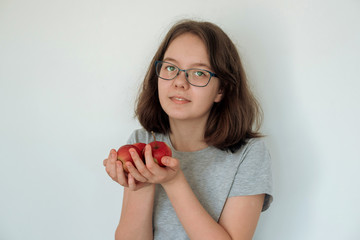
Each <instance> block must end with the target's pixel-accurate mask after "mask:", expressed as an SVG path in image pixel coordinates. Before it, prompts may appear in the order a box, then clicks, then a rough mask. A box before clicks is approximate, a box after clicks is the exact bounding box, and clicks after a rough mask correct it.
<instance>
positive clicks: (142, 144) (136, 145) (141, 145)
mask: <svg viewBox="0 0 360 240" xmlns="http://www.w3.org/2000/svg"><path fill="white" fill-rule="evenodd" d="M133 145H134V146H135V147H137V148H138V149H139V150H140V151H141V152H142V151H143V150H144V148H145V146H146V144H145V143H134V144H133Z"/></svg>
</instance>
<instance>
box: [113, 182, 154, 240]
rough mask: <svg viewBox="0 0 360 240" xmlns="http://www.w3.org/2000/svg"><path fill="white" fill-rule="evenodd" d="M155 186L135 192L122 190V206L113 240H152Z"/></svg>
mask: <svg viewBox="0 0 360 240" xmlns="http://www.w3.org/2000/svg"><path fill="white" fill-rule="evenodd" d="M154 195H155V185H150V186H147V187H144V188H142V189H139V190H137V191H130V190H129V189H127V188H125V189H124V198H123V206H122V210H121V217H120V222H119V225H118V227H117V229H116V232H115V239H116V240H121V239H126V240H133V239H141V240H143V239H153V229H152V213H153V205H154Z"/></svg>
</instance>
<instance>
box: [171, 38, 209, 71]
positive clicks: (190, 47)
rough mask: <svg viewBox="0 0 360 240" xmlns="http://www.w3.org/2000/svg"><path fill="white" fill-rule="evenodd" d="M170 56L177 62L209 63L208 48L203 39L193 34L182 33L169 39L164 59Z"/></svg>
mask: <svg viewBox="0 0 360 240" xmlns="http://www.w3.org/2000/svg"><path fill="white" fill-rule="evenodd" d="M165 58H171V59H174V60H176V61H177V62H179V63H183V64H191V63H194V62H196V63H203V64H207V65H208V64H209V56H208V50H207V47H206V45H205V43H204V42H203V40H202V39H201V38H200V37H198V36H197V35H195V34H192V33H184V34H181V35H180V36H178V37H176V38H175V39H174V40H172V41H171V43H170V45H169V47H168V48H167V50H166V52H165V54H164V59H165Z"/></svg>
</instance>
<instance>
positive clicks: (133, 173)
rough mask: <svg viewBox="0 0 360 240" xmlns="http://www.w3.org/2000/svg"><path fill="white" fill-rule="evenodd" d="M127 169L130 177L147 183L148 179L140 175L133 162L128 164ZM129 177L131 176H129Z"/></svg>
mask: <svg viewBox="0 0 360 240" xmlns="http://www.w3.org/2000/svg"><path fill="white" fill-rule="evenodd" d="M126 167H127V169H128V170H129V173H130V174H129V175H131V176H132V177H133V178H135V179H136V180H138V181H139V182H146V181H147V179H146V178H145V177H144V176H143V175H141V173H139V171H138V170H137V169H136V168H135V166H134V165H133V164H132V163H131V162H126ZM128 177H129V176H128Z"/></svg>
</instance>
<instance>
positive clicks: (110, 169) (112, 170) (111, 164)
mask: <svg viewBox="0 0 360 240" xmlns="http://www.w3.org/2000/svg"><path fill="white" fill-rule="evenodd" d="M115 162H116V151H115V150H114V149H112V150H111V151H110V156H109V160H108V161H107V163H106V171H107V173H108V174H109V176H110V177H111V178H112V179H113V180H115V179H116V166H115ZM115 181H116V180H115Z"/></svg>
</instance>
